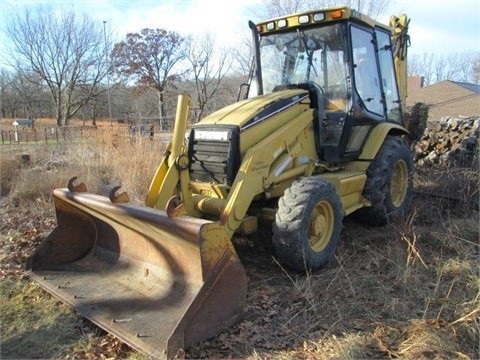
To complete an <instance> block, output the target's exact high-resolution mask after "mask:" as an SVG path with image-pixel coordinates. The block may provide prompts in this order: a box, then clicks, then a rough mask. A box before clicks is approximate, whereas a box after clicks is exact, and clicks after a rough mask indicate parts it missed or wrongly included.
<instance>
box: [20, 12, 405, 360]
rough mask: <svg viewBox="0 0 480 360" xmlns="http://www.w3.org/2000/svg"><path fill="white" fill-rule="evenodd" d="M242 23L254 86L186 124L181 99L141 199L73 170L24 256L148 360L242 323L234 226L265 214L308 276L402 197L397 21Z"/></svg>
mask: <svg viewBox="0 0 480 360" xmlns="http://www.w3.org/2000/svg"><path fill="white" fill-rule="evenodd" d="M249 25H250V28H251V32H252V37H253V44H254V49H255V51H254V55H255V56H254V61H253V64H252V68H251V74H250V77H249V82H248V84H245V85H244V86H243V85H242V86H241V87H240V91H239V99H238V101H236V102H235V103H233V104H231V105H229V106H227V107H225V108H223V109H220V110H218V111H216V112H214V113H213V114H211V115H209V116H207V117H205V118H204V119H202V120H201V121H199V122H198V123H196V124H194V125H191V126H187V123H188V121H187V119H188V113H189V109H190V98H189V97H188V95H180V96H179V97H178V104H177V113H176V118H175V125H174V130H173V136H172V141H171V143H170V144H169V145H168V148H167V150H166V152H165V154H164V155H163V158H162V159H161V162H160V165H159V167H158V169H157V171H156V173H155V174H154V177H153V179H152V181H151V185H150V188H149V190H148V194H147V197H146V203H145V206H138V205H135V204H133V203H131V202H129V200H128V196H127V195H126V194H125V193H122V194H117V191H118V188H115V189H114V190H113V191H112V192H111V193H110V196H108V197H107V196H100V195H96V194H92V193H89V192H88V191H87V188H86V186H85V185H84V184H83V183H79V182H77V180H76V178H72V179H71V180H70V181H69V182H68V186H67V188H60V189H55V190H54V192H53V195H54V202H55V208H56V214H57V222H58V225H57V227H56V228H55V229H54V231H53V232H52V233H51V234H50V235H49V236H48V237H47V238H46V239H45V240H44V241H43V242H42V244H41V245H40V246H39V248H38V249H37V250H36V251H35V252H34V253H33V255H32V256H30V257H29V258H28V260H27V274H28V275H29V276H30V277H31V278H32V279H33V280H34V281H36V282H38V283H39V284H40V285H41V286H42V287H43V288H45V289H46V290H47V291H48V292H50V293H52V294H54V295H55V296H57V297H58V298H60V299H62V300H63V301H65V302H67V303H69V304H71V305H73V307H74V308H75V309H76V310H77V311H78V312H80V313H81V314H83V315H84V316H86V317H87V318H89V319H90V320H91V321H93V322H94V323H96V324H97V325H99V326H100V327H102V328H104V329H106V330H107V331H108V332H110V333H112V334H113V335H115V336H116V337H118V338H119V339H121V340H122V341H124V342H125V343H127V344H129V345H130V346H131V347H133V348H135V349H137V350H139V351H140V352H142V353H144V354H146V355H148V356H150V357H153V358H172V357H175V356H176V355H177V353H178V351H180V350H183V349H187V348H188V347H189V346H191V345H192V344H195V343H197V342H200V341H202V340H205V339H208V338H210V337H213V336H215V335H216V334H218V333H219V332H220V331H222V329H225V328H227V327H228V326H231V325H232V324H233V323H235V322H236V321H238V320H239V318H240V316H241V314H242V307H243V304H244V302H245V298H246V289H247V276H246V274H245V271H244V268H243V266H242V264H241V262H240V259H239V256H238V255H237V253H236V250H235V248H234V246H233V243H232V238H233V237H234V236H235V234H252V233H254V232H255V231H256V230H257V227H258V224H259V222H264V221H266V222H271V223H272V233H273V238H272V243H273V248H274V251H275V256H276V257H277V258H278V260H279V261H280V262H281V263H282V264H284V265H285V266H287V267H289V268H291V269H292V270H293V271H311V270H316V269H319V268H321V267H322V266H324V265H325V264H326V263H327V262H328V261H329V259H330V258H331V257H332V255H333V253H334V251H335V249H336V247H337V245H338V243H339V240H340V235H341V229H342V220H343V217H344V216H346V215H349V214H352V213H353V214H356V215H355V216H358V217H359V218H360V219H363V221H365V222H368V223H370V224H374V225H383V224H386V223H388V222H390V221H392V220H393V219H395V218H398V217H401V216H404V215H406V214H407V213H408V211H409V208H410V205H411V201H412V172H413V163H412V156H411V153H410V150H409V145H408V142H407V140H406V139H407V138H408V131H407V130H406V128H405V124H404V121H403V112H404V110H405V109H404V106H405V97H406V53H407V45H408V40H409V39H408V35H407V29H408V20H407V17H406V16H405V15H402V16H400V17H392V18H391V20H390V24H389V25H388V26H386V25H382V24H380V23H378V22H376V21H374V20H372V19H370V18H369V17H367V16H365V15H363V14H360V13H359V12H357V11H355V10H352V9H350V8H347V7H338V8H331V9H325V10H316V11H309V12H302V13H297V14H293V15H288V16H282V17H278V18H275V19H272V20H268V21H265V22H260V23H257V24H253V23H252V22H250V23H249ZM240 98H241V99H240ZM352 216H353V215H352Z"/></svg>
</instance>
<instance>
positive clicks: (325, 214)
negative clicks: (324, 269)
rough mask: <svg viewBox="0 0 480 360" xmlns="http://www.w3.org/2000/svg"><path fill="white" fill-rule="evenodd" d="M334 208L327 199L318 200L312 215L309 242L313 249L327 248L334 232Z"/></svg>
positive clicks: (316, 250)
mask: <svg viewBox="0 0 480 360" xmlns="http://www.w3.org/2000/svg"><path fill="white" fill-rule="evenodd" d="M334 220H335V219H334V215H333V209H332V206H331V205H330V203H328V202H327V201H325V200H322V201H320V202H318V203H317V204H316V205H315V207H314V208H313V211H312V214H311V215H310V222H309V226H308V242H309V244H310V247H311V248H312V250H313V251H315V252H318V251H322V250H323V249H325V247H326V246H327V244H328V243H329V241H330V238H331V236H332V233H333V225H334Z"/></svg>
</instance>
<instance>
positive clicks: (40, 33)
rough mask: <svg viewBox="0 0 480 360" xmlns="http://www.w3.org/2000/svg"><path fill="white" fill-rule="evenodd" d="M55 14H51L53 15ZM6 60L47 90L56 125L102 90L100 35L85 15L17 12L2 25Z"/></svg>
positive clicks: (103, 66)
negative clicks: (7, 41) (8, 47)
mask: <svg viewBox="0 0 480 360" xmlns="http://www.w3.org/2000/svg"><path fill="white" fill-rule="evenodd" d="M53 13H54V14H55V15H52V14H53ZM7 34H8V36H9V38H10V40H11V43H12V44H13V47H12V49H11V54H10V57H11V59H12V63H11V64H10V65H12V66H13V67H14V68H15V69H16V70H17V72H18V73H19V74H23V75H28V74H31V73H33V74H35V75H36V77H31V79H32V81H35V80H34V79H37V78H38V79H39V80H40V81H39V82H38V83H37V85H39V86H45V85H46V86H47V87H48V89H49V92H50V95H51V98H52V102H53V105H54V107H55V112H56V114H55V117H56V122H57V125H59V126H61V125H68V123H69V120H70V119H71V118H72V117H73V116H74V115H75V114H76V113H77V111H78V110H79V109H81V108H82V107H83V106H85V105H86V104H87V103H88V101H89V100H90V99H92V98H93V97H95V96H97V95H98V94H99V93H100V92H101V91H102V90H101V88H100V82H101V81H102V80H103V79H104V77H105V75H106V73H107V66H106V61H105V58H104V54H105V51H104V50H105V45H106V44H105V43H106V42H105V41H104V33H103V31H102V28H101V25H100V24H98V26H97V25H96V24H95V23H94V22H93V21H92V20H91V19H90V18H89V17H88V16H87V15H83V16H81V17H78V16H77V15H75V13H74V12H73V11H66V10H62V11H61V12H58V11H55V12H54V11H53V10H52V9H51V8H46V7H43V6H39V7H36V8H34V9H33V10H30V8H25V10H24V11H23V12H18V13H17V14H16V15H15V16H13V18H12V19H11V21H10V22H9V24H8V26H7Z"/></svg>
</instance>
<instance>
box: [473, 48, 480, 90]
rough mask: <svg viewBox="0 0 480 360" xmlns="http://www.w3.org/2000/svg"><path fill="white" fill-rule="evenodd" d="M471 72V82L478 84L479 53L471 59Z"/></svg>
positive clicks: (479, 73)
mask: <svg viewBox="0 0 480 360" xmlns="http://www.w3.org/2000/svg"><path fill="white" fill-rule="evenodd" d="M471 72H472V73H471V77H472V82H473V83H474V84H479V83H480V55H479V56H477V57H476V59H475V60H474V61H473V64H472V70H471Z"/></svg>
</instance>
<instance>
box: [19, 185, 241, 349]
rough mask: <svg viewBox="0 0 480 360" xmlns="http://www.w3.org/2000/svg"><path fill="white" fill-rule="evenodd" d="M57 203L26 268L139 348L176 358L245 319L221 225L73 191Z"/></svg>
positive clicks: (235, 264) (59, 193)
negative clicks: (49, 230)
mask: <svg viewBox="0 0 480 360" xmlns="http://www.w3.org/2000/svg"><path fill="white" fill-rule="evenodd" d="M54 201H55V210H56V213H57V223H58V224H57V227H56V228H55V229H54V230H53V232H52V233H51V234H50V235H49V236H48V237H47V238H46V239H45V240H44V241H43V242H42V244H41V245H40V246H39V248H38V249H37V250H36V251H35V252H34V253H33V255H32V256H30V257H29V258H28V259H27V275H28V276H29V277H30V278H32V279H33V280H34V281H35V282H37V283H38V284H39V285H40V286H42V287H43V288H44V289H45V290H47V291H48V292H50V293H51V294H53V295H54V296H56V297H58V298H59V299H61V300H63V301H64V302H66V303H69V304H70V305H72V306H73V307H74V308H75V310H77V311H78V312H79V313H81V314H82V315H84V316H85V317H87V318H89V319H90V320H91V321H92V322H94V323H96V324H97V325H99V326H100V327H102V328H104V329H105V330H106V331H108V332H110V333H112V334H113V335H115V336H116V337H118V338H119V339H120V340H122V341H123V342H125V343H127V344H128V345H130V346H131V347H133V348H134V349H136V350H138V351H140V352H142V353H144V354H146V355H148V356H151V357H154V358H172V357H174V356H175V355H176V354H177V352H178V350H180V349H186V348H188V346H190V345H193V344H195V343H197V342H199V341H202V340H205V339H207V338H210V337H212V336H215V335H216V334H218V333H219V332H220V331H221V330H222V329H224V328H226V327H228V326H229V325H231V324H233V323H234V322H236V321H237V320H238V318H239V317H240V315H241V312H242V307H243V304H244V302H245V297H246V287H247V285H246V283H247V278H246V274H245V271H244V269H243V266H242V264H241V263H240V260H239V258H238V256H237V254H236V252H235V249H234V248H233V245H232V243H231V241H230V239H229V238H228V236H227V235H226V234H225V233H224V231H223V230H222V228H221V226H220V225H219V224H217V223H215V222H211V221H207V220H201V219H196V218H191V217H187V216H184V217H178V218H175V219H170V218H168V217H167V215H166V214H165V212H162V211H158V210H155V209H151V208H148V207H140V206H136V205H133V204H127V203H123V204H113V203H111V202H110V200H109V199H108V198H106V197H103V196H99V195H94V194H90V193H73V192H70V191H69V190H68V189H56V190H54Z"/></svg>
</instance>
